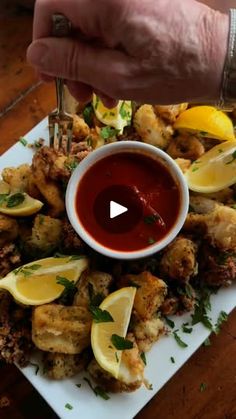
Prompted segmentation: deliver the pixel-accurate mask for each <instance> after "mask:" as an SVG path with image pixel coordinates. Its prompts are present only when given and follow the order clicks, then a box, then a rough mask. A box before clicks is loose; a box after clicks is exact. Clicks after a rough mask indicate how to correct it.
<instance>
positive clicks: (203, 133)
mask: <svg viewBox="0 0 236 419" xmlns="http://www.w3.org/2000/svg"><path fill="white" fill-rule="evenodd" d="M199 134H200V135H202V136H203V137H204V136H206V135H207V132H206V131H200V132H199Z"/></svg>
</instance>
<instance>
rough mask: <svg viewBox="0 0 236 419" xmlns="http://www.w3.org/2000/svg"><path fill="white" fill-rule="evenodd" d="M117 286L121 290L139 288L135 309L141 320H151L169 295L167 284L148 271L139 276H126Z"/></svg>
mask: <svg viewBox="0 0 236 419" xmlns="http://www.w3.org/2000/svg"><path fill="white" fill-rule="evenodd" d="M116 285H117V286H118V287H119V288H122V287H127V286H135V287H136V288H137V291H136V295H135V300H134V307H133V308H134V310H135V311H136V312H137V314H138V316H139V317H140V319H151V318H152V317H153V316H154V314H155V313H156V312H157V310H158V309H159V307H160V306H161V304H162V303H163V301H164V298H165V296H166V294H167V285H166V283H165V282H164V281H162V279H159V278H157V277H156V276H154V275H152V274H151V273H150V272H147V271H144V272H142V273H140V274H138V275H132V274H131V275H124V276H123V277H121V279H120V280H119V281H118V283H117V284H116Z"/></svg>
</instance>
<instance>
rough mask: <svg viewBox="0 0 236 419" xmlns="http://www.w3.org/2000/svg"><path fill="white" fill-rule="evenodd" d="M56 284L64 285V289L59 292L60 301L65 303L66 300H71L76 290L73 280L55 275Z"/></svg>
mask: <svg viewBox="0 0 236 419" xmlns="http://www.w3.org/2000/svg"><path fill="white" fill-rule="evenodd" d="M56 281H57V284H59V285H62V286H63V287H64V291H63V292H62V294H61V297H60V299H61V301H63V302H64V303H66V302H67V301H71V300H72V299H73V298H74V295H75V294H76V292H77V287H76V285H75V284H74V282H72V281H69V279H67V278H64V277H63V276H59V275H58V276H57V277H56Z"/></svg>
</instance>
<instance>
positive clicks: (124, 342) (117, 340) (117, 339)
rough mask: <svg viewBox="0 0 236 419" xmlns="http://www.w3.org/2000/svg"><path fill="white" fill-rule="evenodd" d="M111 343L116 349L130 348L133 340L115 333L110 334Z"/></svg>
mask: <svg viewBox="0 0 236 419" xmlns="http://www.w3.org/2000/svg"><path fill="white" fill-rule="evenodd" d="M111 343H112V344H113V346H114V347H115V348H116V349H117V350H118V351H123V350H125V349H132V348H133V346H134V344H133V342H131V341H130V340H128V339H125V338H123V337H121V336H119V335H116V334H113V335H112V336H111Z"/></svg>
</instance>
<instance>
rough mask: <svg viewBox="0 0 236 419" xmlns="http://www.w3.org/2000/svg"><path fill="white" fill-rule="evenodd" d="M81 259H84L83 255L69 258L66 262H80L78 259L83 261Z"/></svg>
mask: <svg viewBox="0 0 236 419" xmlns="http://www.w3.org/2000/svg"><path fill="white" fill-rule="evenodd" d="M83 258H84V256H83V255H72V256H71V257H70V259H69V260H68V262H71V261H72V260H80V259H83Z"/></svg>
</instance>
